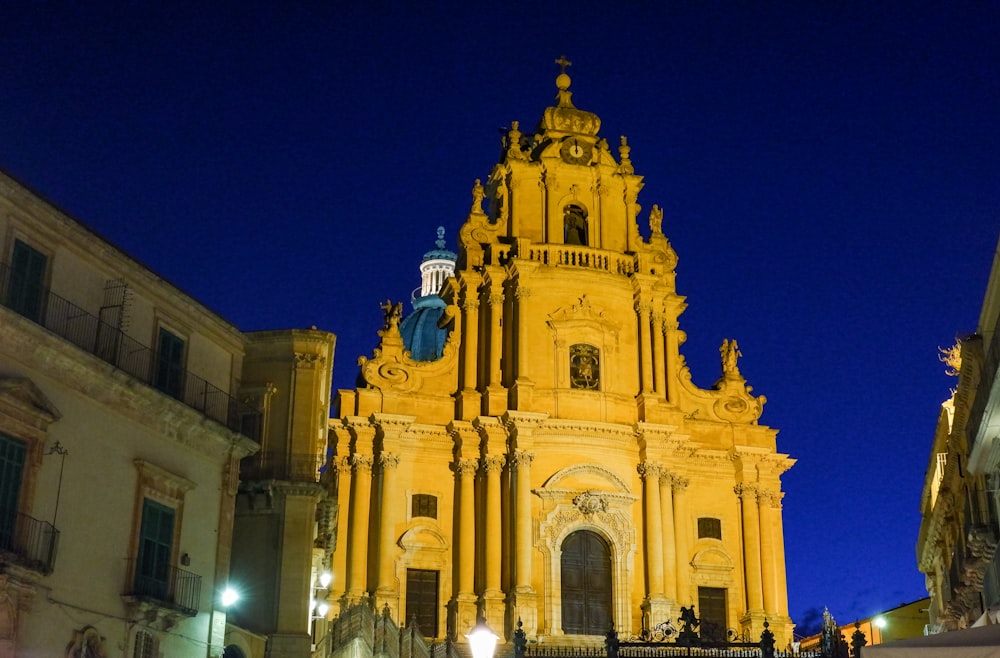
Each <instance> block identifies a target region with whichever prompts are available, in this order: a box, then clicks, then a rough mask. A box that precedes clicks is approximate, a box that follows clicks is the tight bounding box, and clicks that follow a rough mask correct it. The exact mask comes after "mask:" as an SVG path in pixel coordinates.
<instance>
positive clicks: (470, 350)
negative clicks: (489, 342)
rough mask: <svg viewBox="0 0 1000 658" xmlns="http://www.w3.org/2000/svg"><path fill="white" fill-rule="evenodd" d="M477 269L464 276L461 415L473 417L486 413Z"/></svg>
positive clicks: (459, 411)
mask: <svg viewBox="0 0 1000 658" xmlns="http://www.w3.org/2000/svg"><path fill="white" fill-rule="evenodd" d="M480 283H482V279H481V278H480V277H479V275H478V274H476V273H474V272H465V273H464V274H463V277H462V291H463V295H464V298H463V305H462V311H463V313H462V348H461V349H462V389H461V390H460V391H459V393H458V417H459V418H461V419H462V420H472V419H473V418H475V417H476V416H478V415H479V414H480V413H482V394H481V393H480V392H479V366H480V364H479V284H480Z"/></svg>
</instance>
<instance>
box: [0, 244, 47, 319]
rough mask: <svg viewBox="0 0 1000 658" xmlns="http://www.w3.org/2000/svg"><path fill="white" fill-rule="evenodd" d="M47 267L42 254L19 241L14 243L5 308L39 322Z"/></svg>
mask: <svg viewBox="0 0 1000 658" xmlns="http://www.w3.org/2000/svg"><path fill="white" fill-rule="evenodd" d="M47 265H48V259H47V258H46V257H45V255H44V254H43V253H42V252H40V251H38V250H37V249H33V248H32V247H29V246H28V245H26V244H25V243H23V242H21V241H20V240H15V241H14V253H13V255H12V257H11V263H10V283H9V284H8V287H7V300H6V301H7V306H8V307H10V308H11V309H12V310H14V311H16V312H18V313H20V314H21V315H23V316H24V317H26V318H28V319H29V320H34V321H35V322H39V321H40V320H41V317H42V302H43V300H44V299H45V269H46V267H47Z"/></svg>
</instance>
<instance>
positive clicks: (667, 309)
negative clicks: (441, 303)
mask: <svg viewBox="0 0 1000 658" xmlns="http://www.w3.org/2000/svg"><path fill="white" fill-rule="evenodd" d="M556 63H557V64H559V65H560V67H561V72H560V73H559V75H558V76H557V78H556V89H557V93H556V99H555V105H553V106H551V107H548V108H546V109H545V111H544V113H543V114H542V117H541V120H540V121H539V123H538V126H537V128H536V129H535V131H534V132H533V133H531V134H525V133H523V132H521V130H520V125H519V124H518V123H517V122H514V123H512V125H511V128H510V130H509V131H508V133H507V135H506V136H505V138H504V140H503V154H502V157H501V161H500V162H499V163H498V164H497V165H496V166H495V167H494V168H493V171H492V172H491V174H490V176H489V178H488V179H487V181H486V184H485V185H484V186H483V189H482V190H480V189H479V185H478V182H477V186H476V189H474V192H473V208H472V213H471V214H470V216H469V219H468V221H467V222H466V225H465V226H464V227H463V229H462V231H461V232H460V241H461V244H460V250H461V253H460V256H459V267H460V269H463V271H462V273H461V276H460V277H459V278H460V281H461V282H462V283H463V284H465V285H464V286H463V290H462V298H463V303H464V305H465V306H466V307H468V306H469V305H470V304H472V305H475V303H476V302H481V303H480V314H479V315H478V318H477V319H478V326H476V327H475V328H473V327H472V326H471V325H467V329H466V332H467V333H466V336H467V337H468V332H469V331H472V332H474V333H476V334H478V336H479V337H481V339H482V340H483V342H484V344H480V343H479V341H472V342H475V343H476V344H475V345H474V346H472V345H470V344H469V342H467V343H466V346H467V349H465V350H463V357H464V360H465V362H466V367H465V369H464V370H463V372H462V375H463V376H462V382H461V392H460V395H459V400H460V409H461V415H462V416H463V417H464V418H471V417H474V416H476V415H479V414H480V413H483V414H487V415H495V414H498V413H503V412H504V411H506V410H508V409H512V410H519V411H545V412H547V413H552V414H554V415H556V416H562V415H563V414H567V415H569V416H572V417H581V416H582V417H584V418H587V419H589V420H607V421H612V422H618V421H625V420H626V419H628V418H632V417H634V415H635V401H636V396H637V395H639V396H640V406H641V413H640V416H641V417H642V418H643V419H654V418H658V419H659V418H662V417H663V415H664V414H665V413H666V411H667V410H666V407H667V402H668V400H669V398H670V388H671V384H670V381H669V380H670V379H671V377H670V374H671V373H673V374H674V375H676V373H677V369H678V364H679V360H678V358H677V346H678V345H679V344H680V342H681V337H682V334H680V333H679V332H677V330H676V328H675V327H676V322H677V316H678V315H679V314H680V313H681V311H682V310H683V309H684V300H683V298H681V297H679V296H677V295H676V293H675V291H674V266H675V265H676V263H677V257H676V254H675V253H674V251H673V249H672V248H671V246H670V244H669V242H668V241H667V239H666V237H665V236H664V235H663V233H662V231H661V228H660V224H661V222H662V217H663V215H662V212H661V211H660V209H659V208H658V207H656V206H654V207H653V209H652V211H651V213H650V215H649V217H650V219H649V222H650V227H651V229H650V230H651V236H650V238H649V239H648V240H644V239H643V238H642V237H641V235H640V232H639V228H638V224H637V221H636V217H637V215H638V214H639V212H640V207H639V205H638V204H637V203H636V197H637V195H638V193H639V191H640V190H641V189H642V186H643V183H642V177H641V176H639V175H637V174H636V173H635V168H634V167H633V166H632V162H631V159H630V153H631V147H630V146H629V145H628V141H627V139H626V138H625V137H621V138H620V142H619V144H620V145H619V147H618V152H617V155H616V154H615V153H613V152H612V150H611V147H610V146H609V144H608V142H607V140H606V139H604V138H603V137H601V136H600V134H599V131H600V127H601V119H600V117H598V116H597V115H596V114H594V113H592V112H588V111H586V110H581V109H579V108H577V107H576V106H575V105H574V104H573V100H572V96H573V94H572V92H571V91H570V83H571V79H570V76H569V75H568V74H567V73H566V67H567V66H569V65H570V62H569V61H568V60H566V58H565V57H561V58H560V59H558V60H556ZM480 197H482V198H484V199H485V201H486V203H485V208H483V207H480V202H479V201H478V200H479V199H480ZM470 283H474V284H475V285H476V288H473V287H471V286H470V285H469V284H470ZM483 286H485V287H486V288H487V289H488V291H489V292H488V293H484V292H483V291H484V288H483ZM483 311H486V313H485V314H483ZM553 347H554V348H555V349H554V353H553ZM483 357H485V359H484V358H483ZM474 360H475V361H478V363H479V367H478V368H472V367H471V364H472V362H473V361H474ZM675 385H676V384H675ZM584 391H585V393H584ZM595 395H596V396H597V399H596V400H595V399H594V397H595ZM595 402H597V404H594V403H595Z"/></svg>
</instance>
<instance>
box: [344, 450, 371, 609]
mask: <svg viewBox="0 0 1000 658" xmlns="http://www.w3.org/2000/svg"><path fill="white" fill-rule="evenodd" d="M350 463H351V470H352V475H351V512H350V514H351V517H350V520H349V521H348V523H349V526H350V531H349V537H348V552H349V554H348V556H347V600H348V603H350V604H354V603H358V602H359V601H361V599H363V598H365V597H366V596H367V593H368V592H367V587H368V583H367V579H368V526H369V511H370V510H371V486H372V464H373V463H374V458H373V457H372V456H371V455H359V454H353V455H351V456H350Z"/></svg>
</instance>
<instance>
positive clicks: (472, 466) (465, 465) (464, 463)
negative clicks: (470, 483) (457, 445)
mask: <svg viewBox="0 0 1000 658" xmlns="http://www.w3.org/2000/svg"><path fill="white" fill-rule="evenodd" d="M454 470H455V475H457V476H459V477H467V476H470V475H474V474H475V472H476V471H477V470H479V460H478V459H474V458H464V459H459V460H457V461H456V462H455V463H454Z"/></svg>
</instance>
